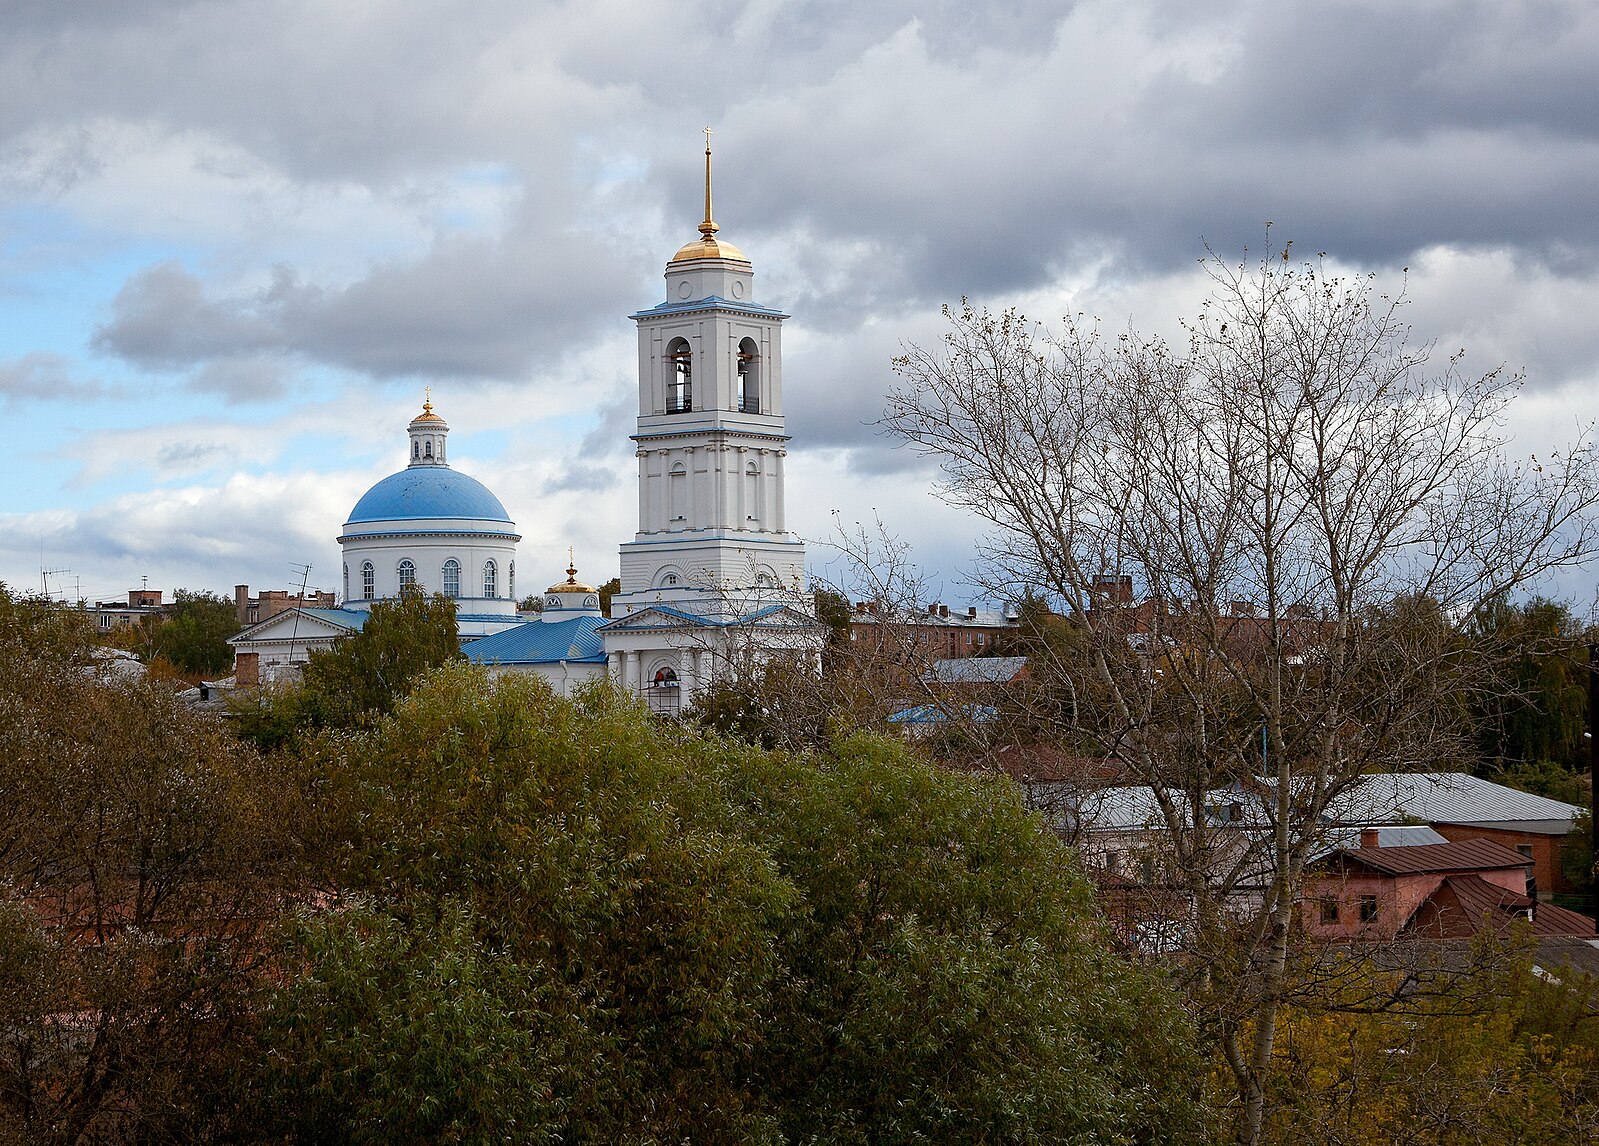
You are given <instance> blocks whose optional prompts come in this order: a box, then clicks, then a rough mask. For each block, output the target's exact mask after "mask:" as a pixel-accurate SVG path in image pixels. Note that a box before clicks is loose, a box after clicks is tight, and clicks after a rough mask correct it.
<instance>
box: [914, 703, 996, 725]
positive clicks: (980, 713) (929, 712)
mask: <svg viewBox="0 0 1599 1146" xmlns="http://www.w3.org/2000/svg"><path fill="white" fill-rule="evenodd" d="M961 714H962V715H963V716H965V717H966V719H967V720H971V721H974V722H976V723H978V724H987V723H989V722H990V721H992V720H994V719H996V718H997V717H998V716H999V711H998V710H997V709H995V708H994V707H993V706H992V705H987V704H968V705H966V706H965V707H964V708H963V709H962V710H961ZM948 719H949V714H948V713H946V712H945V711H944V710H943V709H941V708H939V707H938V705H936V704H918V705H916V706H914V707H912V708H902V709H900V710H899V711H898V712H894V713H890V714H889V717H888V722H889V723H890V724H942V723H944V722H945V721H946V720H948Z"/></svg>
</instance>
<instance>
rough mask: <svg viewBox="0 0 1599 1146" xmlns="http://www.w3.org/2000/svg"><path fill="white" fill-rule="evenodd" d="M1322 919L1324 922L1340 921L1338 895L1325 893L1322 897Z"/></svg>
mask: <svg viewBox="0 0 1599 1146" xmlns="http://www.w3.org/2000/svg"><path fill="white" fill-rule="evenodd" d="M1321 921H1322V922H1323V923H1337V922H1338V897H1337V896H1334V895H1324V896H1322V897H1321Z"/></svg>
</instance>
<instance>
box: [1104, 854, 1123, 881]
mask: <svg viewBox="0 0 1599 1146" xmlns="http://www.w3.org/2000/svg"><path fill="white" fill-rule="evenodd" d="M1105 870H1106V871H1108V872H1110V873H1111V874H1112V875H1119V874H1120V873H1121V870H1122V854H1121V852H1117V851H1107V852H1106V853H1105Z"/></svg>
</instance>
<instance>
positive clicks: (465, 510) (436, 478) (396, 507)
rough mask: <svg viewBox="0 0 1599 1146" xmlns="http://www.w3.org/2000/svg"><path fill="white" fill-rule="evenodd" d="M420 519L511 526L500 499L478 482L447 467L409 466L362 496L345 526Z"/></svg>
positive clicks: (508, 515) (509, 518)
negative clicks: (454, 519)
mask: <svg viewBox="0 0 1599 1146" xmlns="http://www.w3.org/2000/svg"><path fill="white" fill-rule="evenodd" d="M424 517H472V518H477V519H479V520H482V521H494V522H503V523H504V524H505V525H507V526H511V525H512V522H511V516H510V514H508V513H506V512H505V507H504V506H503V505H501V504H500V499H499V498H497V497H495V496H494V495H493V494H492V493H490V492H489V491H488V488H487V487H486V486H484V484H483V483H482V482H480V481H478V480H477V479H476V478H471V477H467V476H466V474H463V473H458V472H457V471H455V470H452V469H450V468H449V467H448V466H412V467H410V468H409V469H403V470H401V471H400V472H399V473H397V474H390V475H389V476H388V477H386V478H384V479H383V480H382V481H380V482H378V484H377V485H375V486H373V487H372V488H371V489H369V490H367V491H366V493H365V494H364V495H362V497H361V500H360V501H358V502H356V503H355V508H354V509H352V510H351V511H350V519H349V520H348V521H347V522H345V524H346V525H356V524H359V523H361V522H367V521H374V522H375V521H406V520H410V519H414V518H424Z"/></svg>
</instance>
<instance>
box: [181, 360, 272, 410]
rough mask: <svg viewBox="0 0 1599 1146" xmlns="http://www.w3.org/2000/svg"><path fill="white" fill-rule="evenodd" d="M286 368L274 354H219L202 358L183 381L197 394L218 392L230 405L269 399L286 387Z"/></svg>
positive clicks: (268, 400) (267, 400)
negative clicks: (221, 355) (245, 355)
mask: <svg viewBox="0 0 1599 1146" xmlns="http://www.w3.org/2000/svg"><path fill="white" fill-rule="evenodd" d="M289 375H290V369H289V368H288V367H287V366H286V365H285V364H284V363H283V362H281V361H279V360H277V359H274V358H264V357H263V358H248V357H246V358H231V357H230V358H222V359H215V360H212V361H209V362H206V363H205V364H204V365H203V366H201V367H200V368H199V369H198V370H195V371H194V372H193V373H192V374H190V375H189V377H188V379H187V380H186V382H185V384H186V385H187V386H188V388H189V389H190V390H192V391H194V392H196V393H199V394H218V395H220V396H221V397H222V398H223V399H225V400H226V401H227V402H228V403H229V404H230V405H237V404H240V403H245V402H270V401H272V400H274V399H277V398H281V397H282V396H283V395H284V394H285V393H287V391H288V380H289Z"/></svg>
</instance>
